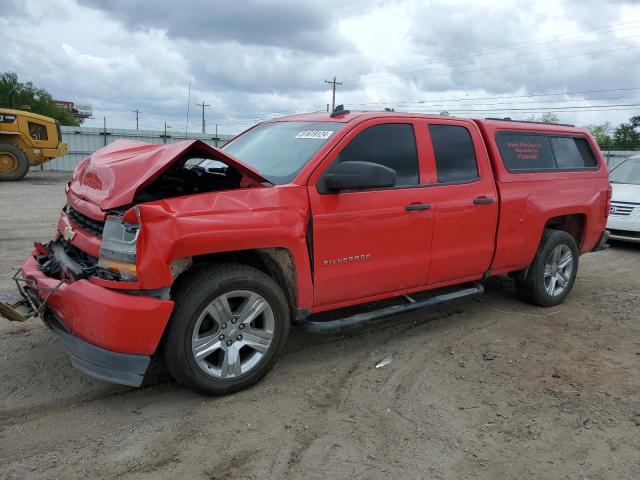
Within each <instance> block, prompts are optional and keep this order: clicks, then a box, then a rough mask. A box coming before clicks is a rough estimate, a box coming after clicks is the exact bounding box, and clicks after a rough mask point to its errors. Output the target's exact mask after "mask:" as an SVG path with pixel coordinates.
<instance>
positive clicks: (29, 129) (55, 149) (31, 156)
mask: <svg viewBox="0 0 640 480" xmlns="http://www.w3.org/2000/svg"><path fill="white" fill-rule="evenodd" d="M65 153H67V144H66V143H62V134H61V132H60V123H59V122H58V121H57V120H54V119H53V118H49V117H45V116H43V115H37V114H35V113H31V112H25V111H22V110H9V109H5V108H0V181H11V180H20V179H21V178H23V177H24V176H25V175H26V174H27V172H28V171H29V167H30V166H31V165H40V164H42V163H45V162H48V161H49V160H51V159H53V158H56V157H61V156H63V155H64V154H65Z"/></svg>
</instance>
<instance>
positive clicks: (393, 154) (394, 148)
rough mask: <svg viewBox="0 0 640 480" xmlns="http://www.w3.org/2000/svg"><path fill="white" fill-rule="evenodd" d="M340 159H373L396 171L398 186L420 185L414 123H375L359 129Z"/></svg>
mask: <svg viewBox="0 0 640 480" xmlns="http://www.w3.org/2000/svg"><path fill="white" fill-rule="evenodd" d="M337 161H338V162H372V163H378V164H380V165H384V166H385V167H389V168H392V169H393V170H395V171H396V179H397V180H396V186H403V185H418V183H419V182H420V175H419V170H418V150H417V147H416V139H415V135H414V133H413V126H412V125H409V124H405V123H386V124H383V125H374V126H373V127H369V128H367V129H366V130H364V131H362V132H360V133H359V134H358V135H357V136H356V137H355V138H354V139H353V140H351V141H350V142H349V144H348V145H347V146H346V147H345V148H344V150H342V152H340V155H338V158H337Z"/></svg>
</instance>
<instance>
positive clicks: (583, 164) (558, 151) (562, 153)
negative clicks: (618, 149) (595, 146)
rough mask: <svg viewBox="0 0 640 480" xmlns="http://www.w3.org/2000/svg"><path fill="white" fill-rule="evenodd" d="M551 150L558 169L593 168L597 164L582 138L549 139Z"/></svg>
mask: <svg viewBox="0 0 640 480" xmlns="http://www.w3.org/2000/svg"><path fill="white" fill-rule="evenodd" d="M551 148H552V149H553V156H554V157H555V159H556V163H557V164H558V168H559V169H575V168H594V167H597V166H598V164H597V162H596V159H595V157H594V156H593V152H592V151H591V149H590V148H589V145H588V144H587V141H586V140H585V139H584V138H577V137H551Z"/></svg>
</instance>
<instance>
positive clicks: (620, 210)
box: [609, 202, 640, 217]
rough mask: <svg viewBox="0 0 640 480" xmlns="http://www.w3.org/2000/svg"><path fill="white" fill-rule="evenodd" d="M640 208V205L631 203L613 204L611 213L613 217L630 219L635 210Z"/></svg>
mask: <svg viewBox="0 0 640 480" xmlns="http://www.w3.org/2000/svg"><path fill="white" fill-rule="evenodd" d="M638 206H640V203H631V202H611V210H610V211H609V213H610V214H611V215H620V216H624V217H628V216H629V215H631V214H632V213H633V211H634V209H635V208H637V207H638Z"/></svg>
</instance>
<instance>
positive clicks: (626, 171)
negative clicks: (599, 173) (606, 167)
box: [609, 158, 640, 185]
mask: <svg viewBox="0 0 640 480" xmlns="http://www.w3.org/2000/svg"><path fill="white" fill-rule="evenodd" d="M609 181H610V182H611V183H630V184H632V185H640V158H629V159H627V160H625V161H624V162H622V163H621V164H620V165H618V166H617V167H615V168H614V169H613V170H611V172H610V173H609Z"/></svg>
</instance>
